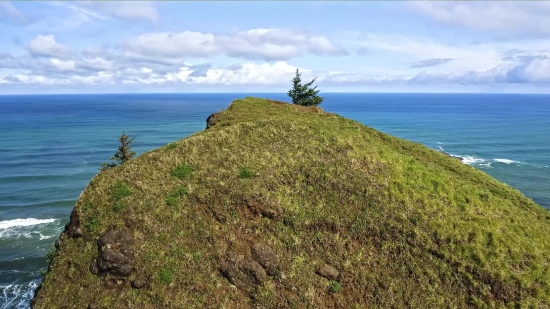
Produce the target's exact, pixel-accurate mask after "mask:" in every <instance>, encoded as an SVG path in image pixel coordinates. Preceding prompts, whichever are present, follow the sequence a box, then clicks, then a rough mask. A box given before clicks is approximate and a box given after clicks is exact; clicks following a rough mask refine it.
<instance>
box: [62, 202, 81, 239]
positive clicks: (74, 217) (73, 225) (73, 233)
mask: <svg viewBox="0 0 550 309" xmlns="http://www.w3.org/2000/svg"><path fill="white" fill-rule="evenodd" d="M66 230H67V234H68V235H69V237H70V238H78V237H81V236H82V230H81V229H80V215H79V214H78V212H77V211H76V209H73V211H72V212H71V220H70V221H69V224H68V226H66Z"/></svg>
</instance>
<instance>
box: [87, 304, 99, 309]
mask: <svg viewBox="0 0 550 309" xmlns="http://www.w3.org/2000/svg"><path fill="white" fill-rule="evenodd" d="M88 309H97V305H96V304H95V303H89V304H88Z"/></svg>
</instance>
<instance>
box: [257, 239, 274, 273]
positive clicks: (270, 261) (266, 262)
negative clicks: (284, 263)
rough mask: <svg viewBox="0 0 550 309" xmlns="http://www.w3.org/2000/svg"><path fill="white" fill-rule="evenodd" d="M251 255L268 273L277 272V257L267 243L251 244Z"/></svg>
mask: <svg viewBox="0 0 550 309" xmlns="http://www.w3.org/2000/svg"><path fill="white" fill-rule="evenodd" d="M252 257H253V258H254V259H255V260H256V261H258V263H260V265H262V267H263V268H264V269H265V271H266V273H267V274H268V275H270V276H274V275H276V274H277V273H278V271H279V258H278V257H277V255H276V254H275V251H273V249H271V247H269V246H268V245H266V244H262V243H257V244H255V245H254V246H252Z"/></svg>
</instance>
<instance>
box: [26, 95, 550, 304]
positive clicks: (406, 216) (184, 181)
mask: <svg viewBox="0 0 550 309" xmlns="http://www.w3.org/2000/svg"><path fill="white" fill-rule="evenodd" d="M176 143H177V150H178V151H166V149H165V148H168V147H163V148H160V149H158V150H154V151H151V152H147V153H144V154H142V155H141V156H140V157H139V158H136V159H134V160H132V161H131V162H128V164H124V165H122V166H119V167H116V168H114V169H110V170H108V171H105V172H102V173H100V174H99V175H97V176H96V177H94V178H93V179H92V181H91V182H90V184H89V185H88V187H87V188H86V190H85V191H84V192H83V194H82V195H81V197H80V198H79V200H78V202H77V203H76V206H75V208H76V209H77V210H78V211H79V214H80V216H81V220H82V224H83V225H84V229H83V231H84V236H83V237H81V238H78V239H67V238H66V236H63V239H62V242H61V247H60V249H59V251H58V255H57V256H56V257H55V259H54V260H53V262H52V263H53V268H52V271H51V272H49V273H48V275H47V276H46V277H45V283H44V285H43V287H42V288H41V289H40V290H39V291H38V293H37V296H36V300H37V303H36V306H35V308H37V309H42V308H61V307H62V306H63V305H66V304H70V305H71V306H73V307H75V308H86V306H87V305H88V304H89V303H90V302H96V303H98V304H99V303H104V304H105V305H104V306H106V307H108V308H129V307H139V308H254V307H255V306H256V305H257V304H258V305H261V306H263V307H265V308H321V309H324V308H396V309H401V308H548V307H549V306H550V213H549V212H548V210H545V209H544V208H542V207H541V206H539V205H537V204H535V203H534V202H533V201H531V200H530V199H527V198H526V197H525V196H523V195H522V194H521V193H520V192H519V191H517V190H515V189H513V188H511V187H509V186H507V185H505V184H503V183H500V182H498V181H496V180H495V179H493V178H492V177H490V176H488V175H486V174H485V173H483V172H481V171H479V170H476V169H475V168H472V167H470V166H467V165H464V164H462V163H461V162H459V161H458V160H456V159H453V158H448V157H447V156H445V155H443V154H441V153H438V152H436V151H434V150H431V149H428V148H426V147H424V146H422V145H420V144H417V143H412V142H408V141H404V140H401V139H398V138H395V137H392V136H389V135H386V134H383V133H381V132H378V131H376V130H374V129H372V128H369V127H366V126H363V125H361V124H359V123H357V122H354V121H351V120H348V119H345V118H342V117H340V116H337V115H332V114H327V113H322V112H320V111H319V110H314V109H303V108H300V107H296V106H292V105H279V106H278V105H274V104H271V103H270V102H268V101H266V100H264V99H258V98H246V99H242V100H236V101H235V102H233V103H232V104H231V106H230V107H229V108H228V109H227V110H225V111H223V112H222V114H221V115H220V117H219V120H218V122H217V123H216V125H215V126H213V127H211V128H209V129H208V130H205V131H202V132H199V133H196V134H193V135H192V136H190V137H188V138H185V139H182V140H180V141H177V142H176ZM191 166H192V168H191ZM244 167H247V171H248V172H246V173H243V175H245V174H246V175H248V176H253V178H249V179H248V180H246V181H244V180H242V181H241V180H240V179H239V178H243V179H246V178H248V177H247V176H245V177H242V176H241V171H242V170H243V169H244ZM183 188H185V189H183ZM169 198H171V199H172V200H171V201H169ZM117 202H120V203H122V204H121V205H131V207H124V209H123V211H121V212H119V213H114V211H113V207H114V206H115V205H116V203H117ZM183 203H185V207H166V205H170V204H172V206H176V205H178V204H183ZM92 205H93V206H92ZM268 210H270V211H271V212H269V211H268ZM265 213H270V214H271V215H269V216H267V215H264V214H265ZM115 214H116V215H115ZM113 228H116V229H126V230H128V231H130V232H131V234H132V235H134V237H135V242H136V243H135V250H136V256H135V262H134V263H135V267H136V271H135V272H134V273H133V274H132V276H131V277H130V278H129V280H132V279H133V278H136V277H141V278H151V279H152V283H151V285H150V286H149V287H148V288H147V289H140V290H134V289H131V288H129V287H126V286H124V287H121V288H117V289H113V288H109V287H106V286H105V285H104V283H103V282H102V280H101V279H99V278H98V277H96V276H94V275H92V274H91V273H90V272H89V265H90V261H92V260H93V259H94V258H97V254H98V252H97V244H96V243H97V238H98V237H99V236H100V235H102V234H103V233H105V232H106V231H108V230H110V229H113ZM254 242H263V243H266V244H268V245H269V246H270V247H271V248H272V249H273V250H274V251H275V252H276V254H277V255H278V257H279V260H280V265H279V269H280V274H279V275H277V276H273V277H269V278H268V279H267V281H266V282H264V283H263V284H262V285H261V286H258V287H257V288H256V289H254V290H252V291H244V290H241V289H237V288H235V287H234V286H232V285H231V284H230V283H229V282H228V281H227V279H225V278H224V277H223V276H222V275H221V274H220V273H219V270H218V269H219V258H220V255H221V254H223V253H224V252H225V251H227V250H232V251H235V252H238V253H240V254H243V255H247V254H250V244H251V243H254ZM322 263H329V264H330V265H332V266H333V267H335V268H336V269H338V270H339V271H340V276H339V277H338V280H339V281H338V282H337V283H338V284H340V288H341V289H340V290H338V291H336V290H337V286H336V282H329V281H327V280H326V279H325V278H322V277H320V276H319V275H317V274H316V273H315V269H316V266H317V265H320V264H322ZM168 270H169V271H168ZM161 273H165V274H170V277H171V280H167V279H166V280H165V279H161V275H160V274H161ZM327 286H328V288H327Z"/></svg>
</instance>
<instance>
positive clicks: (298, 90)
mask: <svg viewBox="0 0 550 309" xmlns="http://www.w3.org/2000/svg"><path fill="white" fill-rule="evenodd" d="M301 76H302V73H300V72H299V70H298V69H296V76H294V78H293V79H292V89H290V90H289V91H288V93H287V94H288V96H289V97H291V98H292V103H293V104H298V105H302V106H317V105H319V104H321V102H323V100H324V99H323V98H322V97H320V96H318V95H317V93H319V91H321V90H315V89H317V86H315V87H313V88H311V85H312V84H313V83H314V82H315V80H316V79H317V77H316V78H314V79H313V80H312V81H310V82H309V83H307V84H304V85H302V84H301V83H302V78H301Z"/></svg>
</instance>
